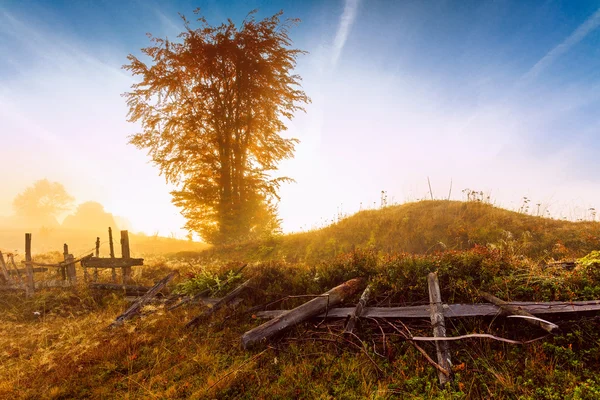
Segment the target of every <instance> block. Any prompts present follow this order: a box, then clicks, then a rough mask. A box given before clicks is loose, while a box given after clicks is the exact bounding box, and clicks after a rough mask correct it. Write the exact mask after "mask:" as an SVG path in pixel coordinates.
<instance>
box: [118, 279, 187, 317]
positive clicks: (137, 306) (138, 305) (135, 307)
mask: <svg viewBox="0 0 600 400" xmlns="http://www.w3.org/2000/svg"><path fill="white" fill-rule="evenodd" d="M178 274H179V272H177V271H172V272H171V273H170V274H169V275H167V276H165V277H164V278H163V279H161V280H160V281H159V282H157V283H156V285H154V286H152V288H151V289H150V290H148V292H147V293H146V294H145V295H143V296H142V297H140V298H139V299H138V301H136V302H135V303H134V304H132V305H131V307H129V308H128V309H127V310H126V311H125V312H124V313H123V314H121V315H119V316H118V317H117V318H116V319H115V321H114V322H113V323H112V324H110V326H109V328H114V327H116V326H119V325H122V324H123V321H125V320H128V319H130V318H133V317H134V316H136V315H137V314H139V313H140V310H141V309H142V307H143V306H144V305H145V304H146V303H148V302H149V301H150V300H151V299H152V298H153V297H154V296H156V294H157V293H158V292H160V291H161V289H162V288H164V287H165V286H166V285H167V283H169V282H170V281H171V280H172V279H173V278H174V277H175V276H177V275H178Z"/></svg>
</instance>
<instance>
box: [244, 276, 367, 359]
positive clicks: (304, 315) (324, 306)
mask: <svg viewBox="0 0 600 400" xmlns="http://www.w3.org/2000/svg"><path fill="white" fill-rule="evenodd" d="M361 284H362V279H360V278H355V279H351V280H349V281H347V282H345V283H342V284H341V285H339V286H336V287H334V288H333V289H331V290H329V291H328V292H325V293H324V294H323V295H321V296H319V297H317V298H314V299H312V300H310V301H308V302H306V303H304V304H302V305H301V306H299V307H296V308H294V309H293V310H290V311H288V312H287V313H285V314H283V315H280V316H278V317H276V318H273V319H272V320H270V321H268V322H266V323H264V324H262V325H260V326H258V327H256V328H254V329H252V330H250V331H248V332H246V333H245V334H244V335H243V336H242V346H243V347H244V349H248V348H250V347H252V346H254V345H256V344H258V343H260V342H263V341H266V340H268V339H269V338H271V337H273V336H275V335H277V334H279V333H281V332H283V331H285V330H286V329H288V328H290V327H292V326H294V325H296V324H299V323H301V322H303V321H306V320H307V319H309V318H311V317H314V316H315V315H318V314H321V313H322V312H324V311H325V310H328V309H329V308H330V307H333V306H334V305H336V304H339V303H341V302H342V301H343V300H344V299H346V298H348V297H349V296H351V295H353V294H354V293H356V291H357V290H358V288H359V287H360V286H361Z"/></svg>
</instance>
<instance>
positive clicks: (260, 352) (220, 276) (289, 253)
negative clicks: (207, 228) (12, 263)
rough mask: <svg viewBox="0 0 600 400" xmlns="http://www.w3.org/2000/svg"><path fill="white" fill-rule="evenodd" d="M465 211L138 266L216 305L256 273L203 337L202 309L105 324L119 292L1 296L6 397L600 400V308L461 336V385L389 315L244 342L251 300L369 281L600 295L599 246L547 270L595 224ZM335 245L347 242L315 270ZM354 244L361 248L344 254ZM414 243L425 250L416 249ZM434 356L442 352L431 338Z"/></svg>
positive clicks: (387, 212)
mask: <svg viewBox="0 0 600 400" xmlns="http://www.w3.org/2000/svg"><path fill="white" fill-rule="evenodd" d="M462 208H463V204H461V203H454V202H431V201H428V202H423V203H415V204H412V205H408V207H406V208H404V209H403V208H402V207H399V208H394V207H389V208H386V209H383V210H380V211H379V212H375V211H369V212H367V214H363V213H360V214H359V215H357V216H355V217H356V219H355V220H353V218H354V217H350V218H348V219H346V220H344V221H342V222H340V223H339V224H337V225H335V226H332V227H329V228H327V229H325V230H323V231H317V232H311V233H305V234H300V236H297V235H292V236H291V237H281V238H272V239H270V242H269V241H268V242H263V243H262V246H265V247H273V250H272V251H271V252H269V253H268V254H267V255H266V256H265V257H264V258H263V259H262V260H261V259H260V257H259V254H258V253H256V251H257V249H259V248H260V246H261V244H260V243H252V244H244V245H242V246H238V248H228V249H220V250H218V251H214V256H215V258H212V259H210V260H209V257H210V256H211V254H212V253H213V251H210V253H209V254H208V255H207V253H200V254H195V256H196V258H191V256H192V254H190V253H187V254H185V257H184V255H182V254H180V255H178V256H177V255H171V256H161V257H156V258H155V259H153V260H147V262H146V264H147V265H146V266H144V267H135V268H134V278H135V279H136V281H137V283H139V284H144V285H149V284H151V283H152V282H154V281H157V280H158V279H160V278H161V277H163V276H164V275H166V274H167V273H168V271H170V270H171V269H174V268H175V269H178V270H179V271H180V272H181V278H180V279H179V281H177V282H174V283H173V285H172V286H171V288H172V289H175V288H176V287H178V288H180V289H185V291H188V292H194V291H198V290H202V289H204V288H206V285H209V286H210V287H211V288H213V291H214V292H215V295H217V296H218V295H222V294H223V293H226V292H227V291H229V290H231V288H232V287H234V286H235V285H236V284H237V283H239V282H240V281H241V280H242V279H248V278H252V279H253V284H252V285H253V287H252V289H250V290H248V291H247V292H245V294H244V296H243V297H244V302H243V303H242V304H240V305H239V306H237V308H235V309H224V310H222V311H219V312H218V313H217V314H216V315H215V316H214V317H211V318H210V319H208V320H205V321H203V323H202V324H200V326H199V327H198V329H197V330H194V331H189V330H185V329H183V325H184V324H185V322H186V321H189V320H190V319H191V318H192V317H193V316H195V315H196V314H197V313H199V311H200V308H199V306H190V307H180V308H178V309H176V310H174V311H172V312H166V311H165V310H164V309H163V308H161V307H160V306H159V307H152V308H151V309H148V310H147V311H152V312H149V313H148V314H147V315H146V316H145V317H143V318H138V319H135V320H133V321H130V322H128V323H126V324H125V325H124V326H123V327H121V328H117V329H114V330H108V329H106V327H107V326H108V325H109V324H110V323H111V322H112V320H114V318H115V317H116V316H117V315H118V314H120V313H121V312H122V311H123V310H124V309H125V308H126V307H127V303H126V301H125V300H124V299H123V298H122V297H121V296H119V295H116V294H104V295H102V294H98V293H94V292H91V291H88V290H86V289H85V288H83V287H80V288H76V289H72V290H64V289H63V290H46V291H42V292H40V293H38V294H37V295H36V296H35V297H34V298H32V299H23V298H22V297H21V296H19V295H16V294H9V295H6V294H2V297H0V398H54V399H59V398H129V399H148V398H160V399H164V398H196V399H215V398H216V399H231V398H239V399H257V398H261V399H262V398H265V399H290V398H306V399H312V398H316V399H338V398H344V399H353V398H355V399H363V398H367V399H392V398H407V399H409V398H415V399H416V398H430V399H463V398H496V399H512V398H524V399H562V398H568V399H595V398H598V396H599V395H600V378H599V377H598V375H597V371H598V369H600V329H599V328H600V320H599V319H598V317H597V315H595V314H590V315H584V316H578V317H577V318H572V317H568V316H567V317H563V318H561V319H553V321H554V322H556V323H557V324H558V325H559V326H560V327H561V332H560V333H559V334H558V335H554V336H551V337H546V338H544V339H543V340H539V341H535V342H533V343H530V344H527V345H510V344H506V343H500V342H495V341H489V340H484V339H469V340H465V341H461V342H453V343H452V344H451V353H452V354H451V355H452V361H453V374H454V379H453V381H452V384H451V385H450V386H449V387H447V388H445V389H440V388H439V387H438V385H437V372H436V370H435V369H434V368H433V367H432V366H431V365H430V364H429V363H428V362H427V361H426V360H425V358H424V357H423V356H422V355H421V354H420V353H419V352H418V351H416V350H415V349H414V348H413V346H412V345H411V344H410V343H409V342H407V341H406V340H405V339H404V338H402V337H401V336H400V335H399V334H398V333H397V332H396V331H395V330H394V329H391V328H390V327H389V326H387V325H386V324H385V323H383V322H381V321H380V322H379V323H377V322H375V321H364V322H363V323H362V324H361V325H360V326H359V328H358V331H357V334H358V336H359V337H360V338H361V339H362V341H359V340H358V339H357V338H343V337H341V336H340V334H341V331H342V329H343V322H344V321H332V322H331V323H329V322H327V323H323V324H320V325H318V321H316V322H314V323H313V322H311V323H307V324H301V325H298V326H297V327H294V328H293V329H291V330H290V331H289V332H287V333H286V334H284V335H282V336H280V337H279V338H277V340H275V341H273V342H271V343H269V344H268V345H264V346H261V347H259V348H257V349H254V350H252V351H243V350H242V349H241V348H240V338H241V335H242V334H243V333H244V332H246V331H247V330H249V329H251V328H252V327H255V326H257V325H258V324H259V323H260V322H259V321H256V320H255V319H253V318H252V312H249V313H248V312H246V311H249V310H251V309H252V308H253V307H254V306H257V305H261V304H266V303H271V302H274V304H273V305H272V306H270V308H280V307H281V308H291V307H294V306H296V305H298V304H300V303H302V302H304V301H306V298H287V299H286V300H283V301H278V300H281V299H283V298H286V297H288V296H290V295H305V294H319V293H322V292H324V291H326V290H328V289H329V288H331V287H332V286H335V285H337V284H339V283H341V282H343V281H345V280H347V279H350V278H353V277H356V276H362V277H364V278H365V279H366V280H368V281H369V283H370V284H371V285H372V286H373V288H374V290H373V293H374V295H373V298H372V300H371V302H370V304H377V303H380V304H381V305H399V304H405V305H408V304H424V303H427V302H428V298H427V286H426V275H427V273H428V272H431V271H437V272H438V274H439V277H440V283H441V289H442V297H443V298H444V300H445V301H447V302H453V303H459V302H465V303H472V302H480V301H481V300H480V299H479V298H478V297H477V294H476V291H475V290H474V289H476V288H477V289H483V290H486V291H489V292H491V293H493V294H495V295H496V296H498V297H500V298H503V299H507V300H523V301H532V300H536V301H551V300H586V299H597V298H600V259H599V257H598V253H591V254H590V255H589V256H587V257H584V258H583V259H581V262H579V263H578V264H577V266H576V267H575V268H574V269H571V270H568V269H565V268H561V267H560V266H546V264H545V261H547V260H549V259H554V258H556V259H558V258H561V257H578V258H579V257H583V256H584V255H586V254H588V253H590V252H591V251H592V250H594V246H593V241H592V240H591V239H590V238H589V237H588V235H590V234H594V232H596V230H598V226H597V225H598V224H593V223H565V222H563V221H553V220H545V219H541V218H535V217H528V216H524V215H522V214H518V213H509V212H506V211H504V210H499V209H495V208H492V207H490V206H487V205H476V204H467V208H466V211H464V214H463V216H462V217H461V218H462V220H463V221H462V222H457V221H455V219H456V218H457V217H456V215H455V214H454V216H452V215H453V214H452V213H453V212H458V211H460V210H461V209H462ZM444 210H445V211H444ZM409 211H410V212H409ZM417 211H419V213H421V212H422V213H426V215H420V214H418V213H417ZM471 211H472V212H473V214H474V215H471V214H470V212H471ZM486 212H487V213H489V214H490V215H487V216H486ZM506 213H508V214H506ZM406 215H410V218H411V220H412V221H413V223H414V229H416V232H425V230H427V229H434V230H435V231H433V232H432V233H430V234H429V236H427V238H426V239H423V241H422V243H420V244H418V245H417V242H418V241H416V239H414V240H413V239H410V238H406V237H405V238H404V239H398V240H397V242H398V243H399V244H397V247H395V248H393V249H391V251H387V249H386V246H387V244H388V243H392V238H393V237H395V236H394V234H392V233H388V231H389V230H392V231H394V232H396V233H399V232H405V233H406V232H407V231H406V230H404V229H405V228H403V227H402V225H401V224H398V221H402V218H404V216H406ZM401 216H402V218H400V217H401ZM371 220H373V221H371ZM386 220H388V222H386ZM442 221H446V222H447V223H446V222H442ZM478 221H479V222H478ZM491 221H496V223H497V225H494V224H493V223H492V222H491ZM486 223H487V224H489V225H490V228H488V229H487V230H485V227H484V226H485V224H486ZM461 224H462V226H463V227H464V229H465V231H466V236H460V235H459V236H458V239H456V238H455V239H453V237H452V233H451V232H458V231H456V230H455V226H460V225H461ZM386 226H387V228H385V227H386ZM369 227H370V228H369ZM394 227H396V228H394ZM355 228H356V229H371V230H370V231H368V232H367V233H365V232H362V231H354V229H355ZM484 231H485V232H487V233H484ZM502 231H510V232H511V234H512V236H509V235H507V234H506V233H503V232H502ZM526 232H530V233H529V234H527V233H526ZM415 235H417V233H415ZM486 235H487V236H486ZM298 237H301V239H298ZM398 237H401V236H398ZM467 237H468V238H470V239H471V242H469V240H468V239H466V238H467ZM332 238H334V239H335V240H336V241H337V243H338V244H339V246H340V247H339V248H336V251H335V252H332V254H326V255H322V256H321V258H320V259H319V260H318V261H310V260H312V257H313V255H314V254H320V253H321V252H322V251H324V250H323V249H324V248H325V247H321V246H322V245H323V246H325V245H326V243H327V242H328V241H330V240H331V239H332ZM473 238H478V239H477V240H473ZM300 240H301V241H300ZM365 240H366V242H364V241H365ZM444 240H445V242H444V243H445V244H446V249H443V248H433V249H428V247H429V243H433V242H436V241H444ZM465 240H467V241H465ZM556 241H560V244H561V246H562V247H560V246H559V247H558V248H557V246H556ZM369 242H370V243H369ZM448 243H456V245H455V246H449V245H448ZM459 243H462V245H458V244H459ZM308 244H312V249H311V250H310V251H309V250H307V249H305V250H304V253H302V251H301V247H302V245H307V246H308ZM324 244H325V245H324ZM352 245H354V246H355V249H354V250H351V248H352V247H351V246H352ZM345 246H350V247H349V248H350V250H349V251H344V250H345ZM409 246H415V247H414V249H413V250H414V252H413V251H410V252H409V251H408V250H407V249H408V247H409ZM596 249H597V246H596ZM417 250H420V251H417ZM336 253H337V254H336ZM561 254H562V256H561ZM276 255H280V257H276ZM216 256H218V258H217V257H216ZM248 259H252V260H254V261H253V262H252V263H251V264H250V265H249V266H248V267H247V268H245V269H244V270H243V271H242V272H241V273H240V275H241V276H239V277H236V279H232V280H230V281H227V276H228V272H229V271H232V270H234V271H235V270H238V268H239V266H240V262H241V261H244V260H248ZM228 260H229V261H228ZM231 260H234V261H231ZM216 281H219V282H220V285H218V287H217V285H216V284H215V282H216ZM359 295H360V293H358V294H357V295H356V296H355V298H350V299H347V304H348V305H351V304H354V303H355V302H356V300H357V298H358V296H359ZM37 313H39V315H38V314H37ZM392 322H393V323H394V324H396V325H397V326H398V327H400V326H401V325H400V323H399V322H398V321H392ZM405 323H406V324H407V327H408V329H410V331H411V333H412V334H413V335H415V336H430V335H431V332H430V331H431V327H430V324H429V321H425V320H423V321H420V320H419V321H410V322H406V321H405ZM447 327H448V332H449V334H450V335H461V334H468V333H492V334H494V335H497V336H502V337H507V338H511V339H516V340H528V339H534V338H538V337H540V336H543V335H544V332H543V331H540V330H537V328H535V327H530V326H528V325H526V324H524V323H523V321H515V320H514V319H502V318H496V319H482V318H465V319H449V320H448V321H447ZM422 347H423V348H424V349H425V350H426V351H427V352H428V353H429V354H430V355H431V356H432V357H435V348H434V346H433V345H432V344H430V343H424V344H422Z"/></svg>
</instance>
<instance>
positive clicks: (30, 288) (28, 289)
mask: <svg viewBox="0 0 600 400" xmlns="http://www.w3.org/2000/svg"><path fill="white" fill-rule="evenodd" d="M25 270H26V272H27V284H26V285H25V295H26V296H27V297H31V296H33V293H34V292H35V282H34V280H33V265H31V233H26V234H25Z"/></svg>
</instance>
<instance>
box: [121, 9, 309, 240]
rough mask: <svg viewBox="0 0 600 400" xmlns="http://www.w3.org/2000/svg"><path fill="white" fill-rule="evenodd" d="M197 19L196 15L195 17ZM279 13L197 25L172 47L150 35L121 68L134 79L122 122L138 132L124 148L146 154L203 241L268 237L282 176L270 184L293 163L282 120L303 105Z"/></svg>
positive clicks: (274, 222)
mask: <svg viewBox="0 0 600 400" xmlns="http://www.w3.org/2000/svg"><path fill="white" fill-rule="evenodd" d="M195 13H196V14H198V10H196V11H195ZM281 15H282V12H280V13H278V14H275V15H274V16H272V17H269V18H265V19H263V20H261V21H256V20H255V19H254V12H251V13H250V14H249V15H248V17H247V18H246V20H245V21H244V22H243V23H242V25H241V27H239V28H238V27H236V26H235V25H234V23H233V22H232V21H231V20H229V21H228V22H227V23H225V24H221V25H219V26H216V27H213V26H210V25H209V24H208V23H207V21H206V20H205V19H204V18H203V17H200V18H198V20H197V21H198V22H199V24H200V27H199V28H196V29H192V27H191V24H190V22H189V21H188V20H187V19H185V17H182V19H183V25H184V28H185V30H184V31H183V33H181V34H180V35H179V38H180V39H181V40H180V42H172V41H169V40H168V39H159V38H155V37H152V36H151V35H149V37H150V38H151V42H152V45H151V46H150V47H147V48H144V49H142V52H143V53H144V54H145V55H146V56H147V57H148V58H149V59H150V60H151V62H150V63H149V64H146V63H144V62H142V61H141V60H139V59H138V58H137V57H135V56H133V55H129V56H128V60H129V62H130V63H129V64H127V65H124V67H123V68H124V69H126V70H128V71H130V72H131V73H132V75H134V76H139V77H140V78H141V81H140V82H139V83H136V84H134V85H133V86H132V91H131V92H128V93H125V94H124V96H125V98H126V99H127V104H128V106H129V120H130V121H131V122H141V126H142V132H141V133H138V134H135V135H133V136H132V137H131V139H130V143H132V144H133V145H135V146H136V147H138V148H140V149H146V150H147V151H148V155H149V156H150V157H152V161H153V162H154V164H155V165H157V166H158V167H159V169H160V173H161V174H164V176H165V178H166V180H167V182H170V183H174V184H176V185H178V190H175V191H173V192H172V196H173V203H174V204H175V205H177V206H178V207H180V208H181V210H182V215H183V216H184V217H185V218H186V219H187V223H186V225H185V227H186V228H187V229H188V230H189V231H195V232H197V233H199V234H200V236H201V237H202V238H203V239H204V240H205V241H207V242H210V243H217V244H220V243H226V242H233V241H238V240H242V239H247V238H250V237H252V236H255V235H258V234H260V233H261V232H270V231H272V230H274V229H277V227H278V226H279V220H278V219H277V217H276V201H277V200H278V199H279V197H278V195H277V191H278V189H279V187H280V184H281V183H283V182H286V181H289V180H290V179H289V178H286V177H280V178H274V177H272V173H273V172H274V171H275V170H276V169H277V165H278V163H279V162H280V161H281V160H283V159H286V158H291V157H293V151H294V147H295V144H296V143H297V140H296V139H286V138H283V137H282V136H280V133H281V132H283V131H285V130H286V126H285V124H284V120H285V119H291V118H292V117H293V114H294V112H296V111H298V110H302V111H303V110H304V109H303V108H302V104H304V103H307V102H309V101H310V99H309V98H308V97H307V96H306V94H305V93H304V92H303V91H302V90H301V87H300V81H301V78H300V77H299V76H298V75H294V74H293V73H292V71H293V69H294V67H295V65H296V58H297V57H298V56H299V55H300V54H303V53H304V52H303V51H301V50H296V49H292V48H290V46H291V43H292V41H291V39H290V38H289V36H288V30H289V28H290V27H291V26H292V25H293V24H295V23H296V22H298V20H289V19H288V20H286V21H284V22H283V23H281V22H280V17H281Z"/></svg>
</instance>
